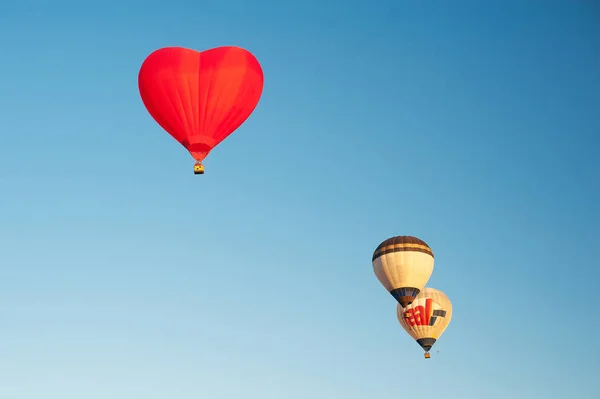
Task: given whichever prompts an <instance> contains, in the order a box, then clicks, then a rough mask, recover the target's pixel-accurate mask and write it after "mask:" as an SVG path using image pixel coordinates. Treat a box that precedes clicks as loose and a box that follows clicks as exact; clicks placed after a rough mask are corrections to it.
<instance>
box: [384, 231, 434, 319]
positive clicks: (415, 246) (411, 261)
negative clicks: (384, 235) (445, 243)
mask: <svg viewBox="0 0 600 399" xmlns="http://www.w3.org/2000/svg"><path fill="white" fill-rule="evenodd" d="M373 270H374V271H375V275H376V276H377V278H378V279H379V282H380V283H381V284H382V285H383V286H384V287H385V289H387V290H388V291H389V293H390V294H392V296H393V297H394V298H396V300H397V301H398V303H399V304H400V305H402V307H405V306H406V305H409V304H410V303H412V301H413V300H414V299H415V297H416V296H417V295H418V294H419V292H420V291H421V290H422V289H423V288H424V287H425V284H427V281H429V277H431V273H432V272H433V251H432V250H431V248H429V246H428V245H427V244H426V243H425V242H424V241H422V240H420V239H418V238H416V237H411V236H398V237H392V238H389V239H387V240H385V241H384V242H382V243H381V244H379V246H378V247H377V249H376V250H375V252H374V253H373Z"/></svg>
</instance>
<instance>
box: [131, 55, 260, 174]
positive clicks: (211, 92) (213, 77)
mask: <svg viewBox="0 0 600 399" xmlns="http://www.w3.org/2000/svg"><path fill="white" fill-rule="evenodd" d="M263 81H264V79H263V72H262V68H261V66H260V64H259V62H258V60H257V59H256V58H255V57H254V55H252V54H251V53H250V52H248V51H247V50H244V49H242V48H240V47H231V46H226V47H217V48H213V49H210V50H206V51H202V52H199V51H195V50H191V49H187V48H182V47H165V48H161V49H159V50H156V51H154V52H153V53H152V54H150V55H149V56H148V57H147V58H146V59H145V60H144V62H143V64H142V66H141V68H140V72H139V76H138V87H139V90H140V96H141V98H142V101H143V103H144V105H145V107H146V109H147V110H148V112H149V113H150V115H151V116H152V117H153V118H154V119H155V120H156V122H157V123H158V124H159V125H160V126H161V127H162V128H163V129H164V130H166V131H167V133H169V134H170V135H171V136H173V138H174V139H175V140H177V141H178V142H179V143H181V145H182V146H184V147H185V148H186V149H187V150H188V151H189V152H190V154H191V155H192V157H193V158H194V159H195V160H196V164H195V165H194V174H203V173H204V166H203V165H202V161H203V160H204V158H206V156H207V155H208V154H209V153H210V151H211V150H212V149H213V148H215V147H216V146H217V145H218V144H219V143H220V142H221V141H223V140H224V139H225V138H226V137H227V136H229V135H230V134H231V133H232V132H233V131H235V130H236V129H237V128H238V127H239V126H240V125H241V124H242V123H244V121H245V120H246V119H247V118H248V117H249V116H250V114H251V113H252V112H253V111H254V108H256V105H257V104H258V101H259V99H260V96H261V94H262V90H263Z"/></svg>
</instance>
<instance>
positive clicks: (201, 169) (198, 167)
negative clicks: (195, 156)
mask: <svg viewBox="0 0 600 399" xmlns="http://www.w3.org/2000/svg"><path fill="white" fill-rule="evenodd" d="M194 174H195V175H203V174H204V165H202V164H201V163H200V162H197V163H196V164H195V165H194Z"/></svg>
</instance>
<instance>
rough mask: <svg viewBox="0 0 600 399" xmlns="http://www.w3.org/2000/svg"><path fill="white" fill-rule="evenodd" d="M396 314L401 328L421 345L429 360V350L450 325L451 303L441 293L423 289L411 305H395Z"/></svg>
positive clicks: (427, 288) (431, 289) (426, 288)
mask: <svg viewBox="0 0 600 399" xmlns="http://www.w3.org/2000/svg"><path fill="white" fill-rule="evenodd" d="M396 314H397V316H398V321H399V322H400V324H401V325H402V328H404V330H406V332H407V333H408V334H409V335H410V336H411V337H413V338H414V339H415V340H416V341H417V343H418V344H419V345H421V347H422V348H423V350H424V351H425V358H426V359H429V357H430V355H429V350H430V349H431V347H432V346H433V344H435V341H436V340H438V339H439V338H440V336H441V335H442V334H443V333H444V331H445V330H446V327H448V324H450V320H451V319H452V302H450V299H448V297H447V296H446V294H444V293H443V292H442V291H439V290H436V289H435V288H429V287H425V288H424V289H423V291H421V293H420V294H419V295H418V296H417V298H416V299H415V300H414V301H413V303H412V304H410V305H408V306H407V307H405V308H403V307H402V306H400V305H396Z"/></svg>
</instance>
